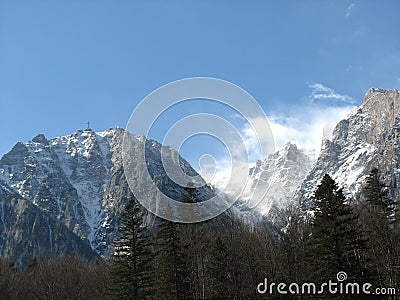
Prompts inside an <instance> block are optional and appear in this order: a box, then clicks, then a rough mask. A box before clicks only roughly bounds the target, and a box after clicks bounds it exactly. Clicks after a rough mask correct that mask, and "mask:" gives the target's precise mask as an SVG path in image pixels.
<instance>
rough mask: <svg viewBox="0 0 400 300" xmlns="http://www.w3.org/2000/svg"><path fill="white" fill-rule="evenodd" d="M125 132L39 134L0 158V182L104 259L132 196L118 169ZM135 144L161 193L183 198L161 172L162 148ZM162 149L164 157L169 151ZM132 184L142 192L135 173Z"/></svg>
mask: <svg viewBox="0 0 400 300" xmlns="http://www.w3.org/2000/svg"><path fill="white" fill-rule="evenodd" d="M124 132H125V131H124V130H123V129H120V128H115V129H109V130H106V131H104V132H100V133H95V132H93V131H92V130H91V129H85V130H78V131H76V132H75V133H73V134H71V135H67V136H61V137H57V138H54V139H51V140H47V139H46V138H45V136H44V135H42V134H39V135H37V136H36V137H35V138H33V139H32V141H29V142H28V143H26V144H23V143H17V144H16V145H15V146H14V147H13V148H12V150H11V151H10V152H8V153H7V154H5V155H4V156H3V157H2V158H1V160H0V180H2V181H3V182H4V185H6V186H7V187H8V188H9V189H10V190H11V191H12V192H13V193H15V194H18V195H19V197H21V198H24V199H26V200H27V201H28V202H29V203H30V204H32V205H33V206H34V207H35V208H37V209H38V211H42V212H43V214H45V215H46V216H49V217H50V218H51V219H53V220H54V222H55V221H57V222H59V223H61V224H63V225H64V226H65V227H66V228H67V229H68V230H70V231H71V232H73V233H74V234H75V235H77V236H78V237H80V239H82V240H83V241H85V240H87V241H88V242H89V243H90V245H91V247H92V248H93V250H95V251H96V252H97V253H98V254H100V255H106V254H107V252H108V250H109V247H110V246H111V245H112V241H113V239H114V237H115V234H116V231H117V228H118V225H119V215H120V213H121V211H122V210H123V208H124V205H125V203H126V201H127V199H130V198H132V197H133V194H132V192H131V190H130V189H129V186H128V184H127V181H126V178H125V173H124V170H123V166H122V157H121V149H122V148H121V147H122V139H123V135H124ZM138 140H141V141H143V142H144V143H145V146H146V163H147V166H148V169H149V173H150V174H151V176H152V178H153V179H154V180H155V181H156V182H158V183H159V187H160V189H161V190H162V191H163V192H164V193H165V194H167V195H169V196H170V197H172V198H174V197H175V198H176V197H177V195H182V194H184V193H185V190H184V187H182V186H179V185H177V184H176V183H175V182H173V181H172V180H170V179H169V178H168V176H166V172H165V170H164V169H163V168H162V162H161V149H162V147H164V146H162V145H160V144H159V143H157V142H155V141H152V140H146V139H145V138H144V137H138ZM166 148H167V150H168V151H169V153H171V152H174V150H173V149H171V148H169V147H166ZM180 164H181V168H182V170H183V172H184V173H186V174H188V175H192V176H193V175H197V173H196V172H195V170H194V169H192V167H191V166H190V165H189V163H187V162H186V161H185V160H183V159H182V158H180ZM135 180H136V185H135V187H136V188H138V189H146V187H145V186H143V185H144V183H143V181H142V179H141V177H140V174H138V175H137V178H135ZM198 195H199V200H206V199H208V198H210V197H212V196H213V195H214V192H213V189H212V188H211V187H210V186H209V185H205V186H203V187H201V188H199V189H198ZM149 196H150V197H151V196H152V195H149ZM0 198H1V196H0ZM175 198H174V199H175ZM176 200H179V199H176ZM0 203H4V199H0ZM6 208H8V206H7V207H5V206H0V209H1V211H0V215H2V214H5V213H8V212H7V210H6ZM151 218H154V217H152V215H150V214H149V216H148V219H147V222H151V221H152V220H151ZM20 230H25V228H20ZM51 239H52V238H51V237H50V236H49V240H51ZM2 243H3V242H2V241H1V240H0V249H3V251H0V256H1V255H3V254H4V253H5V251H6V250H4V249H5V248H4V244H2Z"/></svg>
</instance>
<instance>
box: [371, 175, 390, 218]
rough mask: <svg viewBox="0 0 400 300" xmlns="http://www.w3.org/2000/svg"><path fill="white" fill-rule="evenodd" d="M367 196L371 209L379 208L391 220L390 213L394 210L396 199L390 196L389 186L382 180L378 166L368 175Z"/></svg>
mask: <svg viewBox="0 0 400 300" xmlns="http://www.w3.org/2000/svg"><path fill="white" fill-rule="evenodd" d="M365 197H366V201H367V202H368V203H369V204H370V205H371V207H370V209H371V210H377V211H378V212H379V213H380V214H382V216H383V217H384V218H386V219H387V220H388V221H389V219H390V215H391V214H392V213H393V212H394V201H393V200H392V199H391V198H390V197H389V192H388V189H387V186H386V185H385V184H384V183H382V181H381V180H380V174H379V170H378V169H377V168H373V169H372V170H371V172H370V173H369V175H368V177H367V180H366V186H365ZM391 221H392V220H391Z"/></svg>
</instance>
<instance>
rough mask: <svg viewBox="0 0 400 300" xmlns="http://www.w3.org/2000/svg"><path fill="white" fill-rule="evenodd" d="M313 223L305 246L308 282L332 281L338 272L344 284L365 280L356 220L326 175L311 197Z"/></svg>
mask: <svg viewBox="0 0 400 300" xmlns="http://www.w3.org/2000/svg"><path fill="white" fill-rule="evenodd" d="M314 204H315V206H314V219H313V222H312V230H311V232H312V233H311V237H310V240H309V244H308V259H309V263H310V269H311V272H310V275H311V276H310V277H311V278H310V279H312V280H314V281H315V282H327V281H328V280H335V279H336V275H337V273H338V272H340V271H344V272H346V273H347V275H348V280H349V281H353V280H360V279H363V278H364V276H365V268H364V263H363V261H362V255H361V252H362V250H363V249H364V248H365V245H366V240H365V239H364V237H363V234H362V231H361V229H360V225H359V222H358V216H357V215H355V214H354V213H353V209H352V207H351V206H350V205H349V204H347V203H346V198H345V196H344V194H343V191H342V189H339V188H338V186H337V184H336V182H335V181H334V180H333V179H332V178H331V177H330V176H329V175H328V174H326V175H325V176H324V178H323V179H322V182H321V184H320V185H319V186H318V188H317V190H316V191H315V194H314Z"/></svg>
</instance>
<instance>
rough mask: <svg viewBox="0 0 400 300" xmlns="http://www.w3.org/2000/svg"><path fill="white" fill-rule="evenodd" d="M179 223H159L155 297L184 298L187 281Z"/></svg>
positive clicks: (187, 292) (168, 299) (165, 221)
mask: <svg viewBox="0 0 400 300" xmlns="http://www.w3.org/2000/svg"><path fill="white" fill-rule="evenodd" d="M179 229H180V228H179V225H178V224H177V223H175V222H172V221H167V220H164V221H162V222H161V223H160V225H159V228H158V232H157V236H156V241H157V277H158V278H159V280H158V282H157V299H166V300H173V299H186V298H187V297H188V294H189V291H188V283H187V270H186V259H185V251H184V248H183V247H182V244H181V238H180V230H179Z"/></svg>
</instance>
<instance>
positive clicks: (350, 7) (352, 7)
mask: <svg viewBox="0 0 400 300" xmlns="http://www.w3.org/2000/svg"><path fill="white" fill-rule="evenodd" d="M354 7H355V4H354V3H350V5H349V6H348V7H347V10H346V14H345V15H344V16H345V17H346V18H349V17H350V16H351V13H352V10H353V9H354Z"/></svg>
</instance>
